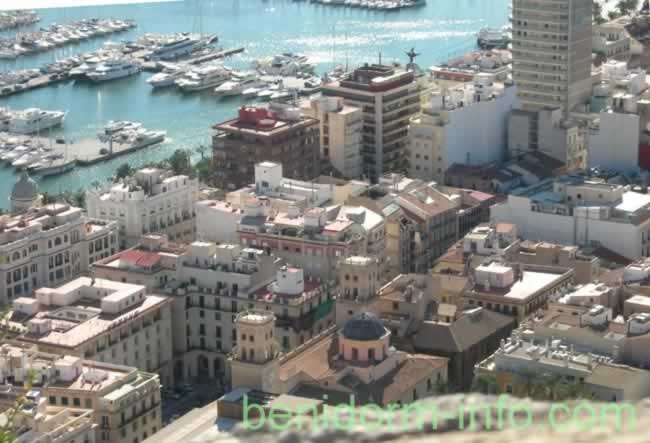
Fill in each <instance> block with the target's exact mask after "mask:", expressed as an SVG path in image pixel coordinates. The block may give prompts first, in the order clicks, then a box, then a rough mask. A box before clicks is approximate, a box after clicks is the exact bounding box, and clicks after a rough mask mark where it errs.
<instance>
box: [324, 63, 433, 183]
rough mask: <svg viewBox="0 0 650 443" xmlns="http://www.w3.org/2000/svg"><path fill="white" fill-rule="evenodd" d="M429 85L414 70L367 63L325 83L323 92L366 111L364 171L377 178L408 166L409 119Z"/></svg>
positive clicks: (365, 173) (363, 111) (417, 110)
mask: <svg viewBox="0 0 650 443" xmlns="http://www.w3.org/2000/svg"><path fill="white" fill-rule="evenodd" d="M429 89H430V83H429V81H428V79H426V78H424V77H416V75H415V74H414V72H413V71H399V70H396V69H394V68H392V67H389V66H384V65H368V64H366V65H364V66H362V67H360V68H358V69H356V70H355V71H354V72H353V73H351V74H350V75H349V76H348V77H346V78H345V79H343V80H340V81H335V82H332V83H328V84H325V85H323V87H322V93H323V96H325V97H342V98H343V99H344V103H345V104H347V105H350V106H354V107H357V108H360V109H361V111H362V113H363V146H362V150H361V153H362V157H363V162H362V167H363V175H365V176H368V177H370V178H371V179H372V180H373V181H376V180H377V179H378V178H379V177H381V176H382V175H383V174H384V173H385V172H390V171H406V170H407V169H408V159H407V158H406V148H407V146H408V127H409V119H410V118H411V117H412V116H414V115H415V114H417V113H418V112H419V111H420V107H421V105H422V102H423V101H424V97H425V96H426V93H427V92H428V91H429Z"/></svg>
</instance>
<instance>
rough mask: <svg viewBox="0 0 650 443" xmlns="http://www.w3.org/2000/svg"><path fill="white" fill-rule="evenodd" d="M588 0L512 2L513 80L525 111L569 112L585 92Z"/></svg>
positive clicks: (587, 79) (588, 70)
mask: <svg viewBox="0 0 650 443" xmlns="http://www.w3.org/2000/svg"><path fill="white" fill-rule="evenodd" d="M591 22H592V0H513V3H512V28H513V32H512V37H513V41H512V60H513V66H512V69H513V79H514V81H515V83H516V84H517V89H518V93H519V97H520V99H521V103H522V106H523V107H524V108H526V109H542V108H561V109H563V110H564V111H565V112H569V111H571V110H573V108H574V107H575V106H576V105H577V104H582V103H584V102H586V101H587V99H588V98H589V95H590V94H591V49H592V46H591V45H592V30H591Z"/></svg>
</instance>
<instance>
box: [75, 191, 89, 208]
mask: <svg viewBox="0 0 650 443" xmlns="http://www.w3.org/2000/svg"><path fill="white" fill-rule="evenodd" d="M72 200H73V204H74V206H77V207H78V208H85V207H86V191H84V190H83V189H81V188H80V189H79V190H77V192H75V193H74V194H73V195H72Z"/></svg>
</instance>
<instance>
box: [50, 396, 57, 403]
mask: <svg viewBox="0 0 650 443" xmlns="http://www.w3.org/2000/svg"><path fill="white" fill-rule="evenodd" d="M50 404H51V405H55V404H56V397H55V396H53V395H50Z"/></svg>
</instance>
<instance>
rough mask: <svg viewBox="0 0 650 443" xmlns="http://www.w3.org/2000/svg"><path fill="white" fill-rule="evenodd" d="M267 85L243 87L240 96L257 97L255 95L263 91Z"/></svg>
mask: <svg viewBox="0 0 650 443" xmlns="http://www.w3.org/2000/svg"><path fill="white" fill-rule="evenodd" d="M266 87H267V85H262V84H261V85H260V86H259V87H255V86H254V87H252V88H247V89H244V90H243V91H242V93H241V95H242V97H245V98H249V97H257V95H258V94H259V93H260V92H262V91H264V90H265V89H266Z"/></svg>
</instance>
